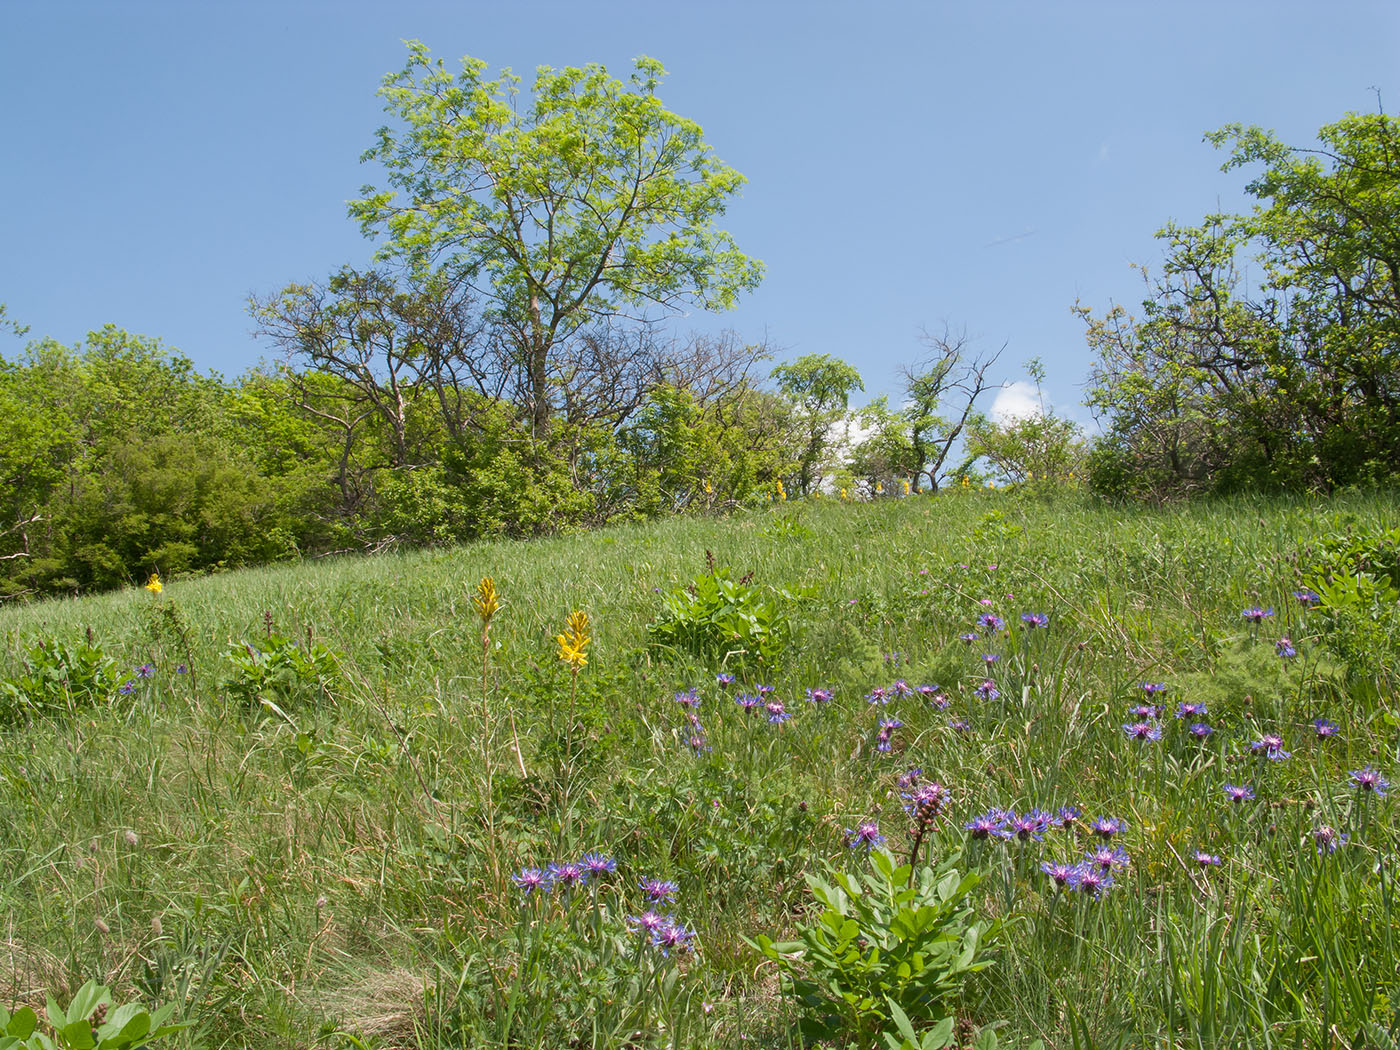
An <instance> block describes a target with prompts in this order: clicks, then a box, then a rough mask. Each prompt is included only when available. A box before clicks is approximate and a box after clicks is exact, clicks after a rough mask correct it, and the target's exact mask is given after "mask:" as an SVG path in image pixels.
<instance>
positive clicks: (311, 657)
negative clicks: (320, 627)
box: [223, 634, 340, 707]
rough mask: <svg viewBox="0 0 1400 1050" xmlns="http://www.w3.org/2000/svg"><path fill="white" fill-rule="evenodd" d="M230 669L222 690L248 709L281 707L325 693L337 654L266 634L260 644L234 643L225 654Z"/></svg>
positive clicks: (319, 646) (335, 667) (316, 644)
mask: <svg viewBox="0 0 1400 1050" xmlns="http://www.w3.org/2000/svg"><path fill="white" fill-rule="evenodd" d="M224 655H225V657H226V658H227V660H228V661H229V663H230V664H232V665H233V674H232V675H231V676H230V677H229V678H227V679H225V681H224V683H223V685H224V689H225V690H227V691H228V693H229V694H231V695H233V696H236V697H238V698H240V699H242V700H243V701H244V702H245V703H246V704H248V706H250V707H255V706H258V705H260V704H261V705H268V704H271V705H274V706H282V705H285V704H290V703H298V702H303V701H306V700H310V699H311V698H312V697H315V696H317V695H319V694H322V693H324V692H326V690H327V689H328V688H329V686H330V684H331V683H332V682H333V681H334V680H335V678H336V675H337V673H338V670H339V660H340V657H339V654H338V653H336V652H335V651H334V650H331V649H328V648H326V646H324V645H322V644H321V643H320V642H312V641H311V640H310V639H308V640H307V642H306V644H305V645H303V644H302V643H300V642H297V641H295V640H294V639H291V638H284V637H282V636H281V635H278V634H268V636H267V637H266V638H264V639H262V640H261V641H260V642H235V643H233V644H231V645H230V646H229V648H228V651H227V652H226V653H225V654H224Z"/></svg>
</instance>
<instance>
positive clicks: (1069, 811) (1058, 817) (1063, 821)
mask: <svg viewBox="0 0 1400 1050" xmlns="http://www.w3.org/2000/svg"><path fill="white" fill-rule="evenodd" d="M1082 812H1083V811H1082V810H1080V808H1079V807H1078V806H1061V807H1060V808H1059V810H1058V811H1057V812H1056V813H1055V823H1056V824H1057V825H1058V826H1059V827H1062V828H1064V829H1065V830H1066V831H1069V830H1070V829H1071V828H1072V827H1074V825H1075V822H1076V821H1078V820H1079V818H1080V816H1081V815H1082Z"/></svg>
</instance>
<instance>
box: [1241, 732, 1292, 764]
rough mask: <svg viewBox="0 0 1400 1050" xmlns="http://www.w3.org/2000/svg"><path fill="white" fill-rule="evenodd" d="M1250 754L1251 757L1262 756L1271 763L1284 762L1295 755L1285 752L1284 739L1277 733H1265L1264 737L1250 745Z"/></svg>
mask: <svg viewBox="0 0 1400 1050" xmlns="http://www.w3.org/2000/svg"><path fill="white" fill-rule="evenodd" d="M1249 753H1250V754H1251V755H1262V756H1263V757H1265V758H1267V759H1268V760H1269V761H1270V762H1282V761H1283V760H1284V759H1287V758H1291V757H1292V755H1293V752H1292V751H1285V750H1284V749H1283V737H1281V736H1279V735H1278V734H1277V733H1265V734H1264V735H1263V736H1262V737H1260V738H1259V739H1258V740H1256V741H1254V743H1252V744H1250V745H1249Z"/></svg>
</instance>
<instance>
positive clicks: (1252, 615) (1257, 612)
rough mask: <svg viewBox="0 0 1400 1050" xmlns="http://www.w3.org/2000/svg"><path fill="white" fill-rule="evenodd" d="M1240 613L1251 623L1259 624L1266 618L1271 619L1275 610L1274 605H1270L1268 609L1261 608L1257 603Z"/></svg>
mask: <svg viewBox="0 0 1400 1050" xmlns="http://www.w3.org/2000/svg"><path fill="white" fill-rule="evenodd" d="M1240 615H1241V616H1243V617H1244V618H1245V619H1246V620H1248V621H1249V622H1250V623H1252V624H1255V625H1258V624H1261V623H1263V622H1264V621H1265V620H1267V619H1269V617H1271V616H1273V615H1274V610H1273V606H1270V607H1269V608H1267V609H1261V608H1259V606H1257V605H1252V606H1250V607H1249V608H1248V609H1246V610H1244V612H1242V613H1240Z"/></svg>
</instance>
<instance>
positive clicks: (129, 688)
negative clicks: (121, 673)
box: [117, 678, 136, 696]
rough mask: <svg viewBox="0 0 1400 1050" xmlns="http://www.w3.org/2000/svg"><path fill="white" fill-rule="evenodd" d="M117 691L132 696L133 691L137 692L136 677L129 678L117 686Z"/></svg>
mask: <svg viewBox="0 0 1400 1050" xmlns="http://www.w3.org/2000/svg"><path fill="white" fill-rule="evenodd" d="M117 692H119V693H121V694H122V696H130V695H131V694H132V693H134V692H136V679H134V678H128V679H127V680H126V681H125V682H123V683H122V684H121V685H119V686H117Z"/></svg>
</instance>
